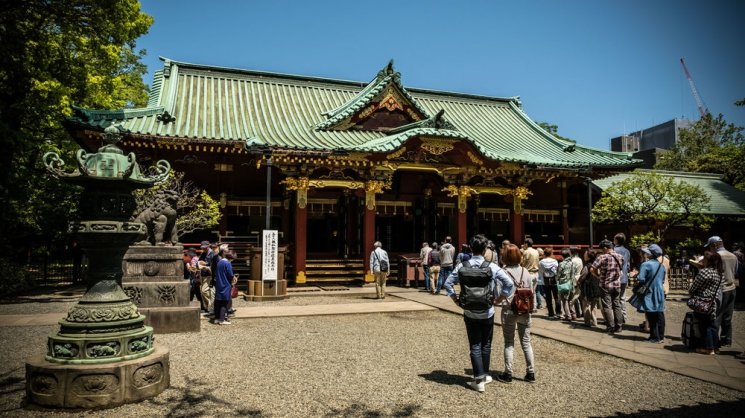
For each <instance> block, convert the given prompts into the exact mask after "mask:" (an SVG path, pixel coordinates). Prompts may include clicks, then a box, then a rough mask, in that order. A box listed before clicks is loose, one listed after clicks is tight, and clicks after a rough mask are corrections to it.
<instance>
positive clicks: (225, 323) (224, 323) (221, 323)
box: [217, 320, 233, 325]
mask: <svg viewBox="0 0 745 418" xmlns="http://www.w3.org/2000/svg"><path fill="white" fill-rule="evenodd" d="M217 324H218V325H233V324H232V323H231V322H230V321H228V320H225V321H222V322H218V323H217Z"/></svg>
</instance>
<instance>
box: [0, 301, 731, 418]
mask: <svg viewBox="0 0 745 418" xmlns="http://www.w3.org/2000/svg"><path fill="white" fill-rule="evenodd" d="M342 299H346V298H342ZM391 299H393V298H391ZM386 300H387V299H386ZM341 303H343V301H342V302H341ZM500 330H501V328H499V327H497V328H496V329H495V331H496V332H495V337H494V346H495V351H493V352H492V359H493V369H500V368H501V367H502V365H503V361H502V355H501V348H502V344H503V341H502V336H501V332H500ZM54 331H56V327H53V326H47V327H23V328H20V327H13V328H10V327H8V328H0V352H2V353H4V354H5V356H4V360H5V361H3V362H2V364H0V393H2V394H3V396H2V397H0V416H12V417H23V416H41V415H44V416H49V415H54V416H60V417H78V416H82V415H85V416H102V417H129V416H143V417H146V416H166V417H186V416H189V417H193V416H234V415H247V416H261V417H269V416H272V417H295V416H297V417H309V416H314V417H315V416H324V417H389V416H391V417H392V416H417V417H467V416H474V417H477V416H484V417H486V416H491V417H493V416H510V415H516V414H517V415H519V416H533V417H544V416H614V417H617V416H645V417H648V416H652V417H667V416H669V417H701V416H707V417H719V416H721V417H731V416H734V415H735V413H734V411H735V410H737V408H742V407H744V406H745V393H742V392H738V391H734V390H730V389H726V388H723V387H720V386H717V385H714V384H709V383H705V382H701V381H698V380H695V379H691V378H687V377H684V376H680V375H676V374H673V373H669V372H664V371H660V370H658V369H654V368H651V367H647V366H643V365H640V364H636V363H633V362H629V361H626V360H622V359H618V358H615V357H611V356H608V355H602V354H599V353H595V352H591V351H587V350H584V349H581V348H578V347H574V346H571V345H567V344H564V343H560V342H557V341H553V340H549V339H545V338H540V337H534V339H533V340H534V349H535V352H536V368H537V371H536V375H537V378H538V382H537V383H535V384H533V385H531V384H528V383H525V382H522V381H519V380H516V381H515V382H514V383H513V384H511V385H505V384H502V383H499V382H496V381H495V382H493V383H491V384H490V385H488V386H487V391H486V393H485V394H479V393H477V392H474V391H472V390H470V389H468V388H466V386H465V384H466V382H467V380H468V378H467V376H466V375H467V374H468V373H470V362H469V360H468V350H467V342H466V341H467V340H466V334H465V329H464V326H463V320H462V318H461V317H459V316H457V315H454V314H450V313H445V312H416V313H395V314H369V315H349V316H332V317H327V316H318V317H304V318H266V319H252V320H240V319H239V320H235V321H234V322H233V325H232V326H214V325H208V324H205V326H204V327H203V328H202V331H201V332H200V333H198V334H166V335H159V336H158V342H157V343H158V344H163V345H165V346H167V347H169V348H170V350H171V388H170V389H168V390H166V391H165V392H163V393H162V394H160V395H159V396H157V397H156V398H154V399H151V400H147V401H144V402H140V403H137V404H130V405H124V406H121V407H118V408H114V409H109V410H103V411H95V412H90V413H88V412H85V413H81V412H55V413H53V414H52V413H49V412H46V411H39V410H33V409H24V408H23V407H22V406H21V405H22V402H23V394H24V384H25V382H24V360H25V358H26V357H28V356H30V355H32V354H36V353H42V352H43V351H44V341H45V339H46V335H47V334H48V333H50V332H54ZM515 363H516V364H515V370H516V371H520V372H518V373H516V375H517V377H521V376H522V374H523V373H522V370H524V368H525V363H524V359H523V357H522V353H520V352H519V351H518V352H517V353H516V356H515Z"/></svg>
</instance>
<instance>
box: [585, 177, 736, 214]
mask: <svg viewBox="0 0 745 418" xmlns="http://www.w3.org/2000/svg"><path fill="white" fill-rule="evenodd" d="M634 171H639V172H650V171H651V170H642V169H637V170H634ZM655 172H656V173H657V174H660V175H663V176H668V177H673V178H675V179H676V180H678V181H684V182H686V183H689V184H693V185H696V186H700V187H701V188H702V189H703V190H704V191H705V192H706V194H708V195H709V198H710V199H711V200H710V202H709V210H708V211H706V212H705V213H707V214H710V215H738V216H742V215H745V191H742V190H738V189H736V188H734V187H732V186H730V185H729V184H727V183H725V182H723V181H722V180H721V178H722V177H721V176H720V175H719V174H709V173H689V172H685V171H655ZM632 174H633V172H631V173H621V174H617V175H614V176H611V177H606V178H604V179H601V180H594V181H593V184H595V185H596V186H598V187H599V188H601V189H606V188H608V187H610V185H611V184H613V183H615V182H619V181H623V180H625V179H627V178H629V176H631V175H632Z"/></svg>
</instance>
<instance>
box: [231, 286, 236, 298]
mask: <svg viewBox="0 0 745 418" xmlns="http://www.w3.org/2000/svg"><path fill="white" fill-rule="evenodd" d="M237 297H238V288H237V287H236V286H233V287H231V288H230V298H231V299H235V298H237Z"/></svg>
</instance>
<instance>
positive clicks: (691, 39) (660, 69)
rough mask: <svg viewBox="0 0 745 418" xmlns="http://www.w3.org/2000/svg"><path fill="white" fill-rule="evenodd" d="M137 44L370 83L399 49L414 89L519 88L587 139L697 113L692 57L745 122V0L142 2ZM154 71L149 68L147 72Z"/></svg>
mask: <svg viewBox="0 0 745 418" xmlns="http://www.w3.org/2000/svg"><path fill="white" fill-rule="evenodd" d="M142 3H143V9H144V11H145V12H147V13H148V14H150V15H152V16H153V17H154V18H155V23H154V24H153V26H152V27H151V29H150V33H149V34H147V35H145V36H144V37H142V38H141V39H140V40H139V41H138V48H145V49H147V52H148V55H147V57H146V59H145V63H146V64H147V65H148V69H149V70H150V71H151V72H152V71H153V70H155V69H157V68H159V67H160V66H161V65H162V63H161V62H160V61H159V60H158V56H159V55H162V56H165V57H169V58H172V59H174V60H179V61H187V62H194V63H200V64H209V65H217V66H226V67H237V68H245V69H253V70H263V71H276V72H282V73H291V74H302V75H310V76H319V77H331V78H339V79H346V80H354V81H369V80H371V79H372V78H373V77H374V76H375V74H376V72H377V71H378V70H379V69H380V68H382V67H383V66H384V65H385V64H386V63H387V62H388V60H389V59H391V58H393V59H394V60H395V65H396V68H397V70H398V71H400V72H401V74H402V80H403V83H404V85H406V86H410V87H420V88H429V89H436V90H448V91H457V92H463V93H473V94H481V95H488V96H500V97H503V96H520V97H521V98H522V101H523V107H524V109H525V111H526V112H527V113H528V115H529V116H530V117H531V118H533V119H534V120H536V121H546V122H550V123H553V124H556V125H558V126H559V133H560V134H562V135H564V136H568V137H570V138H573V139H576V140H578V141H579V142H580V143H582V144H584V145H590V146H594V147H598V148H604V149H607V148H609V140H610V138H611V137H614V136H618V135H621V134H623V133H624V132H626V133H628V132H632V131H635V130H638V129H643V128H647V127H650V126H652V125H654V124H657V123H661V122H664V121H667V120H669V119H672V118H675V117H687V118H691V119H696V118H697V117H698V112H697V110H696V102H695V100H694V98H693V95H692V94H691V91H690V88H689V86H688V82H687V81H686V79H685V77H684V75H683V71H682V69H681V66H680V63H679V61H678V60H679V59H680V58H681V57H684V58H685V60H686V64H687V65H688V68H689V70H690V71H691V74H692V76H693V78H694V80H695V82H696V86H697V88H698V91H699V93H700V95H701V97H702V98H703V100H704V102H705V103H706V105H707V106H708V108H709V110H710V111H711V112H712V113H713V114H715V115H716V114H718V113H723V114H724V116H725V118H726V119H727V120H728V121H730V122H734V123H736V124H738V125H740V126H745V107H739V108H738V107H736V106H734V104H733V103H734V102H735V101H736V100H738V99H742V98H745V45H744V44H745V1H708V2H704V1H689V0H684V1H672V0H670V1H651V0H646V1H644V0H632V1H612V2H611V1H590V0H584V1H582V0H562V1H450V2H446V1H424V0H422V1H404V0H399V1H394V2H388V1H379V2H359V1H285V0H271V1H270V0H266V1H249V0H246V1H227V0H226V1H209V2H207V1H196V0H181V1H175V0H143V1H142ZM145 81H146V82H147V83H148V84H149V83H150V82H151V81H152V80H151V75H148V76H147V77H146V80H145Z"/></svg>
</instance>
